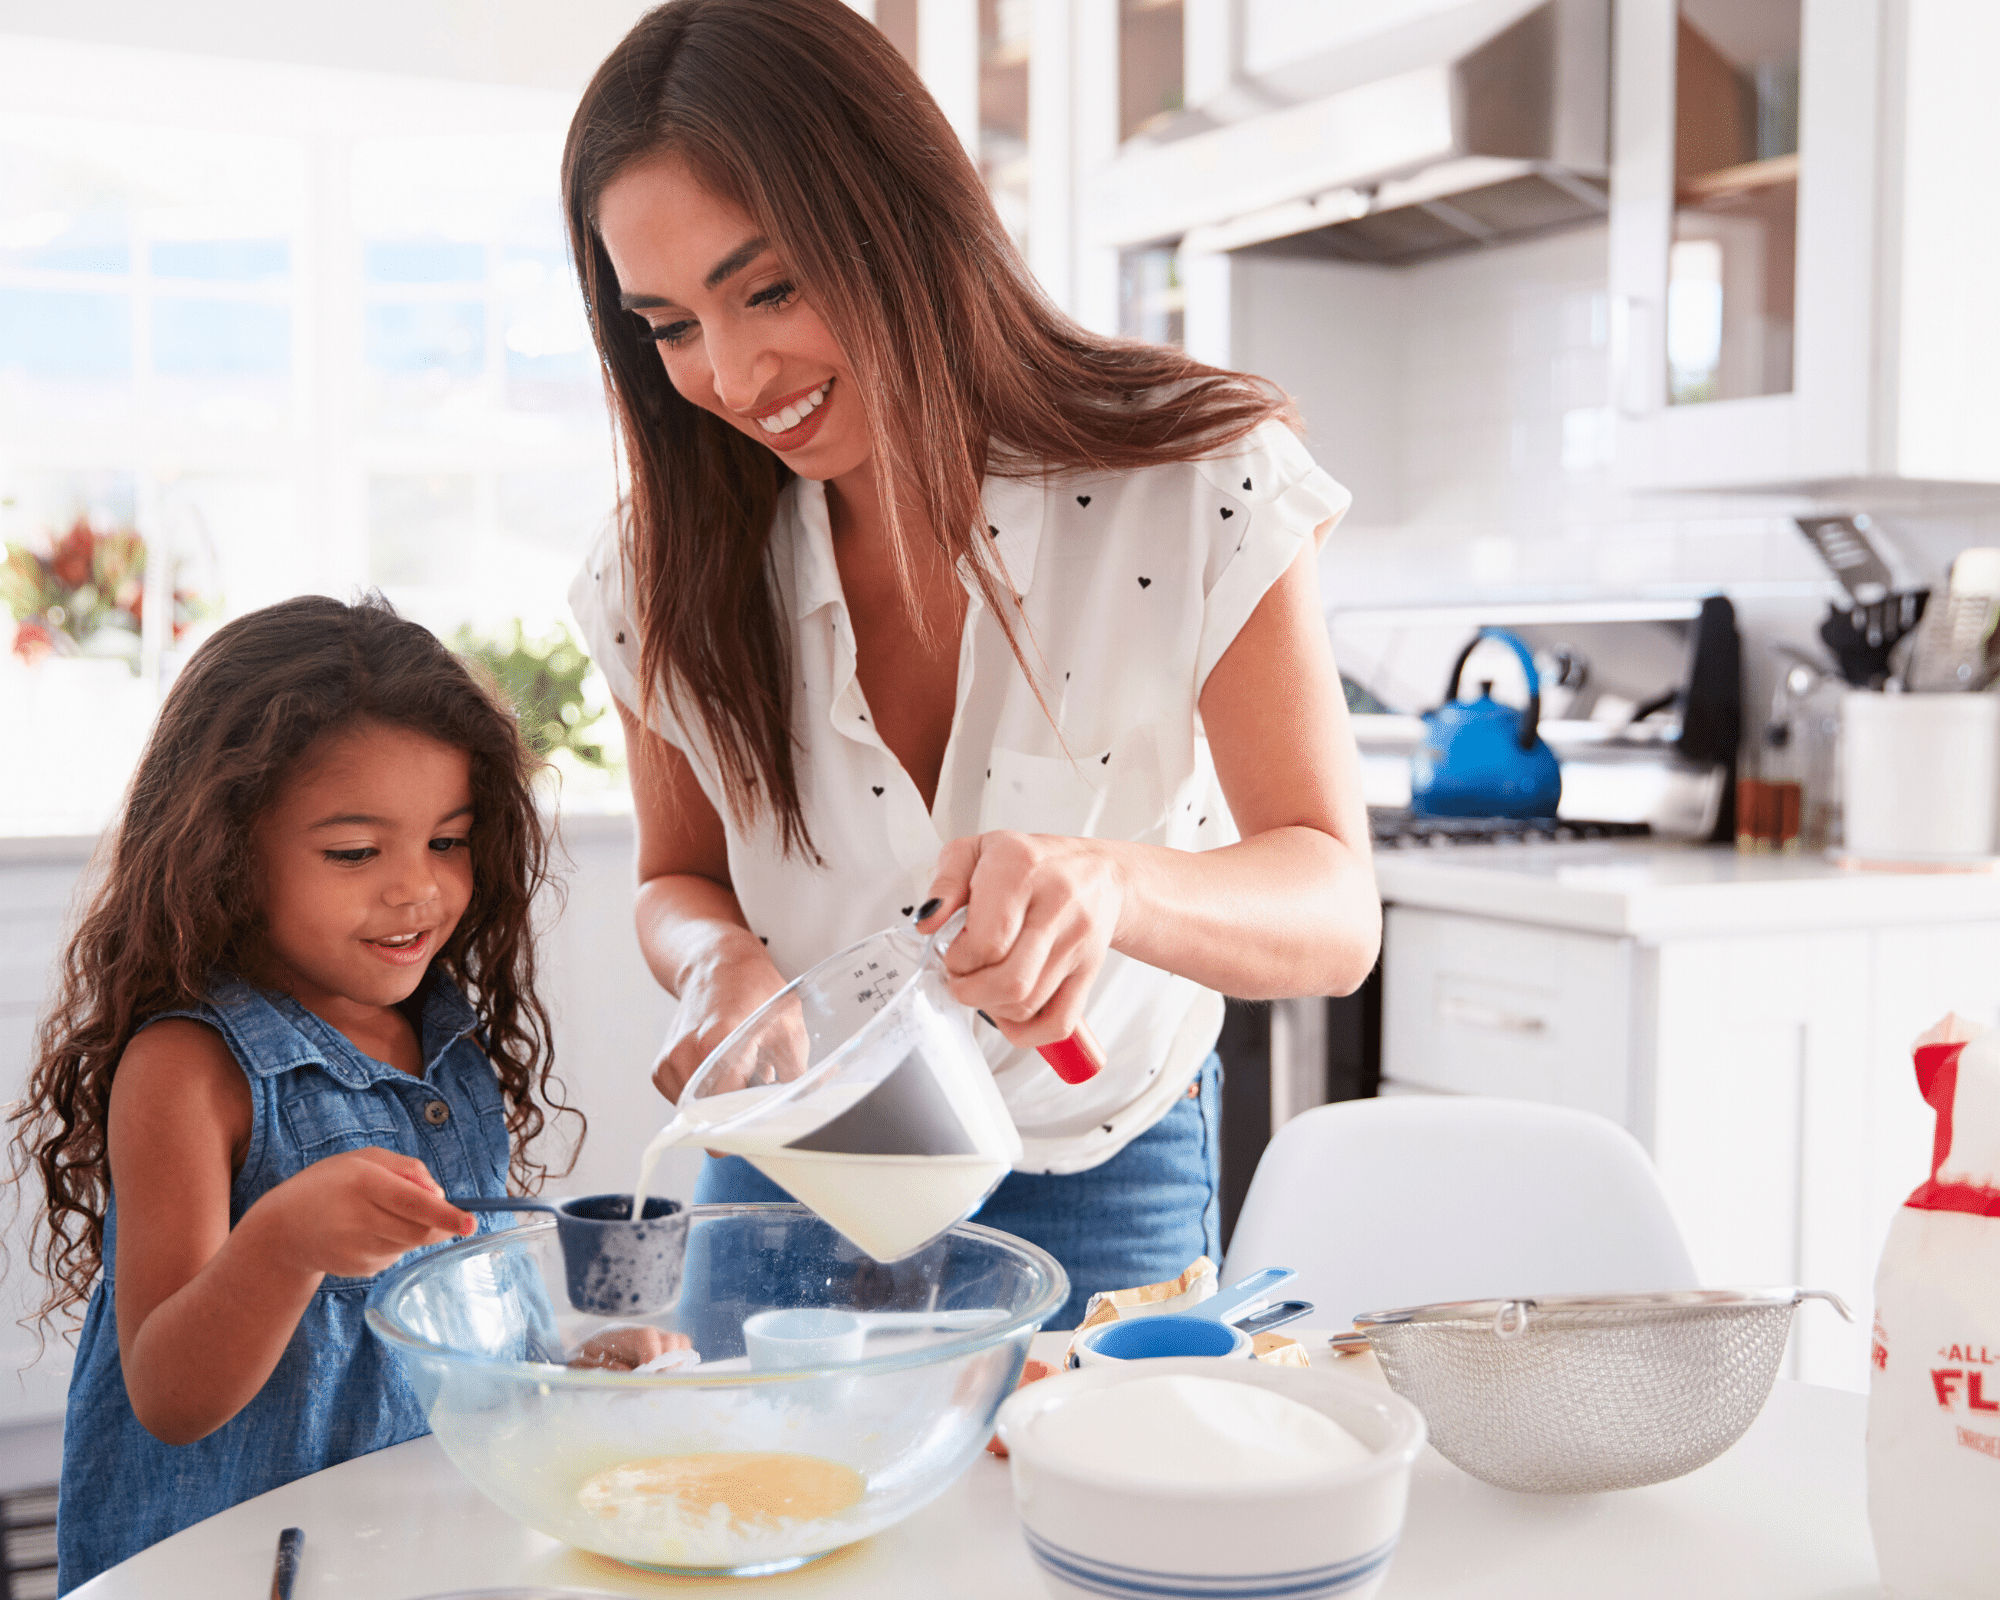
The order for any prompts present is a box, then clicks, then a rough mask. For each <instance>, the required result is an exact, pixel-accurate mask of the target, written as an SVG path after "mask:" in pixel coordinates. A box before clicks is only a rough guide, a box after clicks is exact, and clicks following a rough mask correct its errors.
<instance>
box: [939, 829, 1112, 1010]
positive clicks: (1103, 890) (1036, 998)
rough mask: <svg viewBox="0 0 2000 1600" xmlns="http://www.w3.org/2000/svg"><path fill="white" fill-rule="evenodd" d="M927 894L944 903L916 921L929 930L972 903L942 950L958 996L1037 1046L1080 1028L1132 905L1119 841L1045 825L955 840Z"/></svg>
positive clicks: (943, 855)
mask: <svg viewBox="0 0 2000 1600" xmlns="http://www.w3.org/2000/svg"><path fill="white" fill-rule="evenodd" d="M930 894H931V896H932V897H934V898H935V899H936V900H937V901H938V906H937V909H936V910H934V911H933V912H932V913H931V914H930V915H929V916H928V917H926V918H925V919H924V920H923V922H922V923H920V924H919V925H918V926H919V927H920V928H921V929H922V930H923V931H924V932H926V933H930V932H933V931H935V930H936V929H937V927H938V926H939V925H940V924H941V923H942V922H943V921H944V919H945V918H946V917H948V916H950V915H951V914H952V913H953V912H954V911H956V910H957V909H958V908H959V907H960V906H965V907H966V908H967V909H966V919H965V928H964V931H963V932H961V933H960V934H959V935H958V937H957V938H955V939H953V940H952V942H951V948H950V949H949V950H947V951H946V952H945V958H944V965H945V976H946V980H947V981H948V983H949V984H950V986H951V992H952V995H953V996H954V998H956V999H957V1000H958V1001H959V1002H960V1003H961V1004H963V1005H968V1006H971V1007H973V1008H974V1009H976V1010H979V1011H983V1012H985V1013H986V1015H987V1016H988V1017H990V1018H991V1019H992V1021H993V1023H994V1025H995V1026H997V1027H998V1028H999V1029H1000V1031H1001V1032H1002V1033H1003V1034H1005V1035H1006V1036H1007V1039H1008V1041H1009V1042H1010V1043H1012V1044H1016V1045H1021V1046H1025V1047H1027V1048H1030V1049H1033V1048H1036V1047H1039V1046H1041V1045H1045V1044H1054V1043H1056V1042H1057V1041H1058V1040H1062V1039H1067V1038H1068V1037H1069V1036H1070V1035H1071V1034H1072V1033H1074V1032H1075V1031H1076V1027H1077V1024H1078V1023H1079V1022H1081V1021H1082V1020H1083V1003H1084V1001H1085V999H1086V998H1088V996H1089V994H1090V986H1091V984H1092V983H1093V982H1094V981H1095V980H1096V978H1097V973H1098V969H1099V968H1101V967H1102V966H1103V965H1104V955H1105V952H1106V951H1107V950H1109V949H1110V948H1111V942H1112V940H1113V939H1114V938H1115V937H1116V936H1117V933H1118V924H1119V919H1120V917H1121V916H1122V915H1123V914H1124V910H1125V904H1126V888H1125V878H1124V873H1123V871H1122V869H1121V867H1120V863H1119V856H1118V853H1117V846H1116V845H1115V844H1112V843H1108V842H1107V841H1104V840H1097V839H1064V838H1057V837H1054V836H1052V835H1049V834H1040V833H1004V832H1002V833H981V834H974V835H971V836H968V837H967V838H963V839H954V840H953V841H952V842H951V843H950V844H948V845H946V846H945V847H944V849H943V851H942V852H940V854H939V856H938V865H937V874H936V876H935V877H933V878H932V879H931V887H930Z"/></svg>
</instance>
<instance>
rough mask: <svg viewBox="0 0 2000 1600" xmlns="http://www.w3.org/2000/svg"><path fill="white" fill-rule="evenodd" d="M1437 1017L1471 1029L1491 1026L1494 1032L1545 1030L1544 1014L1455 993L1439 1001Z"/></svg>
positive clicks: (1539, 1031)
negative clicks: (1538, 1015)
mask: <svg viewBox="0 0 2000 1600" xmlns="http://www.w3.org/2000/svg"><path fill="white" fill-rule="evenodd" d="M1438 1020H1439V1021H1440V1022H1456V1023H1460V1024H1462V1025H1463V1026H1465V1027H1468V1028H1488V1029H1491V1030H1492V1031H1493V1032H1495V1033H1546V1032H1548V1029H1549V1024H1548V1020H1547V1018H1545V1017H1531V1016H1528V1015H1526V1014H1525V1013H1523V1012H1520V1011H1503V1010H1502V1009H1501V1008H1500V1007H1499V1006H1495V1005H1488V1004H1486V1003H1485V1002H1483V1001H1479V1000H1466V999H1462V998H1461V997H1460V996H1458V995H1455V994H1452V995H1446V996H1445V997H1444V998H1443V999H1441V1000H1440V1001H1438Z"/></svg>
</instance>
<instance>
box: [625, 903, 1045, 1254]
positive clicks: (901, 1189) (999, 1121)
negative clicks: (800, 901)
mask: <svg viewBox="0 0 2000 1600" xmlns="http://www.w3.org/2000/svg"><path fill="white" fill-rule="evenodd" d="M964 926H965V914H964V912H962V911H961V912H958V913H956V914H955V915H953V916H952V917H950V918H948V919H947V920H946V921H945V923H944V925H943V926H942V927H940V928H939V929H938V930H937V932H936V933H934V934H931V935H929V936H928V937H927V936H925V935H924V934H921V933H919V932H918V931H917V930H916V926H915V924H914V923H907V922H906V923H898V924H897V925H896V926H895V927H892V928H887V929H885V930H883V931H882V932H881V933H877V934H871V935H870V936H869V937H868V938H866V939H862V940H859V941H857V942H856V943H854V944H851V945H849V946H848V947H847V948H846V949H845V950H842V951H839V952H837V953H836V954H834V955H832V956H829V957H828V958H827V959H826V960H824V961H822V962H821V963H820V964H819V965H818V966H816V967H814V968H812V969H811V970H810V971H809V972H806V973H804V974H803V975H801V976H800V977H797V978H795V979H793V980H792V981H791V982H790V983H788V984H787V985H785V987H784V988H783V989H781V990H779V991H778V993H777V994H775V995H773V996H772V997H771V998H770V999H769V1000H767V1001H766V1002H765V1003H764V1004H763V1005H762V1006H760V1007H759V1008H758V1009H757V1010H756V1011H754V1012H753V1013H751V1015H750V1016H749V1017H748V1018H747V1019H746V1020H745V1021H744V1022H743V1023H742V1025H741V1026H739V1027H738V1028H737V1029H736V1031H735V1032H734V1033H732V1034H730V1035H729V1037H728V1038H726V1039H725V1040H723V1042H722V1043H721V1044H720V1045H718V1046H717V1047H716V1049H715V1051H714V1052H713V1053H712V1054H711V1055H710V1056H709V1058H708V1059H707V1060H706V1061H704V1062H703V1063H702V1064H701V1066H700V1068H699V1069H697V1070H696V1072H695V1075H694V1076H693V1077H692V1078H691V1079H689V1080H688V1084H687V1087H686V1088H685V1089H683V1090H682V1091H681V1097H680V1102H679V1105H678V1107H677V1115H676V1116H675V1118H674V1120H673V1121H672V1122H671V1123H670V1124H669V1125H668V1126H667V1127H666V1128H665V1129H663V1130H662V1131H661V1133H660V1135H659V1137H658V1138H656V1139H655V1140H654V1141H653V1143H652V1144H651V1145H649V1146H648V1147H647V1152H646V1167H645V1174H650V1171H651V1164H652V1162H653V1161H655V1160H657V1158H658V1155H659V1154H660V1153H661V1152H662V1151H664V1150H665V1149H667V1148H668V1147H670V1146H671V1145H675V1144H681V1143H695V1144H700V1145H703V1146H705V1147H707V1148H708V1149H711V1150H716V1151H721V1152H726V1153H729V1154H733V1155H740V1156H742V1157H744V1158H745V1159H746V1160H748V1161H749V1162H750V1163H751V1165H753V1166H754V1167H756V1168H757V1169H758V1171H760V1172H762V1173H763V1174H764V1175H765V1176H766V1177H768V1178H770V1179H771V1181H772V1182H774V1183H776V1184H778V1185H780V1186H781V1187H783V1188H785V1189H787V1190H789V1191H790V1192H791V1193H792V1194H793V1195H794V1196H796V1197H797V1198H798V1199H799V1200H800V1201H802V1202H803V1203H804V1204H806V1205H808V1206H810V1207H811V1208H812V1209H813V1210H814V1211H816V1212H817V1213H818V1214H819V1215H820V1216H821V1217H823V1218H824V1219H825V1220H826V1221H828V1222H829V1223H831V1224H832V1225H833V1226H834V1227H836V1228H838V1229H839V1230H840V1232H841V1233H843V1234H845V1235H846V1236H847V1238H848V1239H850V1240H851V1241H852V1242H853V1243H855V1244H856V1245H858V1246H860V1247H861V1249H863V1250H864V1251H866V1252H867V1253H868V1254H869V1255H871V1256H873V1257H874V1258H875V1259H876V1260H878V1261H899V1260H901V1259H902V1258H903V1257H905V1256H907V1255H911V1254H914V1253H915V1252H916V1251H918V1250H921V1249H922V1248H923V1247H924V1246H925V1245H927V1244H929V1243H931V1242H932V1241H933V1240H934V1239H936V1238H937V1237H938V1236H939V1235H940V1234H942V1233H944V1232H945V1230H946V1229H948V1228H950V1227H951V1226H952V1225H953V1224H954V1223H957V1222H961V1221H963V1220H964V1219H965V1218H966V1217H967V1216H969V1215H971V1214H972V1212H973V1211H974V1210H976V1209H977V1208H978V1206H979V1205H980V1204H981V1203H982V1202H983V1201H984V1200H985V1199H986V1197H987V1195H989V1194H991V1193H992V1192H993V1189H994V1187H995V1185H997V1184H998V1183H999V1182H1000V1180H1001V1179H1002V1178H1003V1177H1005V1176H1006V1174H1007V1172H1008V1171H1009V1169H1010V1168H1012V1166H1013V1164H1014V1162H1015V1161H1016V1160H1018V1159H1019V1157H1020V1154H1021V1136H1020V1134H1019V1133H1017V1132H1016V1131H1015V1128H1014V1122H1013V1119H1012V1118H1011V1117H1010V1116H1009V1115H1008V1114H1007V1107H1006V1105H1005V1103H1004V1102H1003V1101H1002V1100H1001V1098H1000V1091H999V1088H998V1086H997V1085H995V1083H994V1081H993V1074H992V1071H991V1070H990V1069H989V1068H988V1067H987V1065H986V1058H985V1056H984V1055H983V1054H982V1053H981V1051H980V1048H979V1045H978V1042H977V1041H976V1040H975V1039H974V1038H973V1036H972V1025H971V1013H970V1012H968V1011H967V1010H966V1008H965V1007H964V1006H962V1005H961V1004H959V1002H958V1001H956V1000H954V999H953V998H952V996H951V993H950V991H949V989H947V988H946V986H945V977H944V965H943V955H944V951H945V949H946V948H947V947H948V946H949V945H950V943H951V941H952V939H953V938H954V937H956V935H957V934H958V932H959V930H960V929H961V928H963V927H964ZM644 1189H645V1175H642V1177H641V1181H640V1184H639V1192H641V1193H643V1192H644Z"/></svg>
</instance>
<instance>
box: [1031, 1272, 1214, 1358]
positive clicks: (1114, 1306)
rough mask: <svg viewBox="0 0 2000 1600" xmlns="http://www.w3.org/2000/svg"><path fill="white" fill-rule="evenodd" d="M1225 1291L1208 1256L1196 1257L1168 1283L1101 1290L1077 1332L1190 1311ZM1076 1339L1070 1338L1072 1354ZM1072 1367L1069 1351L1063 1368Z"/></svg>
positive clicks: (1093, 1299) (1089, 1305) (1094, 1296)
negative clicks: (1111, 1323)
mask: <svg viewBox="0 0 2000 1600" xmlns="http://www.w3.org/2000/svg"><path fill="white" fill-rule="evenodd" d="M1221 1287H1222V1274H1221V1272H1220V1271H1219V1270H1218V1269H1217V1268H1216V1265H1215V1263H1214V1262H1213V1261H1211V1260H1209V1259H1208V1257H1207V1256H1196V1257H1195V1258H1194V1260H1193V1261H1191V1262H1189V1263H1188V1265H1187V1269H1186V1270H1185V1271H1184V1272H1182V1273H1181V1275H1180V1276H1179V1277H1178V1278H1169V1279H1168V1280H1167V1281H1166V1282H1165V1283H1142V1284H1140V1285H1139V1286H1138V1287H1137V1288H1136V1289H1101V1290H1099V1291H1098V1292H1097V1293H1096V1294H1094V1295H1092V1296H1091V1297H1090V1301H1089V1303H1088V1304H1087V1305H1086V1306H1085V1307H1084V1308H1083V1321H1081V1322H1079V1323H1078V1324H1077V1325H1076V1332H1077V1333H1082V1332H1083V1331H1084V1329H1086V1328H1094V1327H1096V1326H1097V1325H1098V1324H1099V1323H1104V1322H1116V1321H1118V1320H1119V1319H1120V1318H1121V1317H1152V1316H1158V1315H1159V1314H1160V1313H1162V1312H1166V1311H1191V1310H1192V1309H1193V1308H1194V1307H1196V1306H1198V1305H1200V1304H1201V1303H1202V1301H1204V1300H1206V1299H1208V1298H1209V1297H1210V1296H1211V1295H1213V1294H1214V1293H1215V1291H1216V1290H1217V1289H1219V1288H1221ZM1075 1348H1076V1337H1075V1335H1074V1334H1072V1335H1071V1336H1070V1350H1074V1349H1075ZM1068 1364H1069V1355H1068V1352H1067V1351H1066V1352H1065V1353H1064V1357H1063V1365H1065V1366H1067V1365H1068Z"/></svg>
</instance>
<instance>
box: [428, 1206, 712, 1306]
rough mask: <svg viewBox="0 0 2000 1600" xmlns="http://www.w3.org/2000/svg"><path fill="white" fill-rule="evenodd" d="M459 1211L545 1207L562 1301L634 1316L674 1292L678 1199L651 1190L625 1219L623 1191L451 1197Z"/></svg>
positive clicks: (681, 1233)
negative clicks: (557, 1254) (557, 1248)
mask: <svg viewBox="0 0 2000 1600" xmlns="http://www.w3.org/2000/svg"><path fill="white" fill-rule="evenodd" d="M448 1203H449V1204H451V1205H455V1206H457V1207H458V1208H459V1210H461V1211H546V1212H548V1213H549V1214H550V1215H552V1216H553V1217H554V1218H555V1219H556V1237H557V1238H558V1240H560V1242H561V1245H562V1257H563V1268H564V1278H565V1283H566V1285H567V1288H568V1291H569V1303H570V1304H571V1305H573V1306H575V1307H576V1309H577V1310H579V1311H589V1312H594V1313H595V1314H597V1315H598V1316H602V1317H625V1316H635V1315H639V1314H641V1313H644V1312H649V1311H659V1310H662V1309H663V1308H665V1307H667V1306H670V1305H672V1304H673V1303H674V1297H675V1296H676V1295H677V1294H679V1293H680V1291H681V1255H682V1251H683V1250H684V1248H685V1247H686V1243H687V1225H688V1219H687V1211H686V1209H685V1208H684V1207H683V1206H682V1205H681V1203H680V1201H678V1200H668V1199H664V1198H662V1197H661V1196H659V1195H654V1196H651V1197H650V1198H648V1200H647V1201H646V1214H645V1215H644V1216H643V1217H641V1218H640V1220H639V1221H638V1222H637V1223H634V1222H633V1221H632V1197H631V1196H630V1195H629V1194H591V1195H582V1196H579V1197H577V1198H575V1199H570V1200H528V1199H523V1198H520V1197H518V1196H515V1195H506V1196H503V1197H500V1198H497V1199H488V1198H486V1197H485V1196H482V1195H452V1196H450V1197H449V1200H448Z"/></svg>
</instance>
